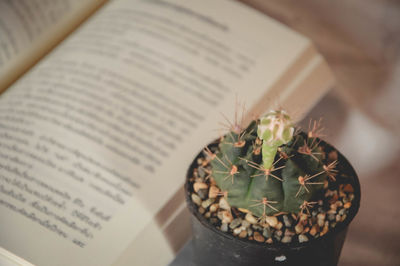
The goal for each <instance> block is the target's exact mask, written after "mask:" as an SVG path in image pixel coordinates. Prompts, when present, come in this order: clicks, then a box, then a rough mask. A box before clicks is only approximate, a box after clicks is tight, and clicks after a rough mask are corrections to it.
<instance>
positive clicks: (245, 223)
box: [242, 220, 250, 228]
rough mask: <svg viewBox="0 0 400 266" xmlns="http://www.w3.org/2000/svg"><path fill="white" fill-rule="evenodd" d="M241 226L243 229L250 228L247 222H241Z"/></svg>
mask: <svg viewBox="0 0 400 266" xmlns="http://www.w3.org/2000/svg"><path fill="white" fill-rule="evenodd" d="M242 226H243V227H244V228H249V227H250V223H249V221H247V220H243V221H242Z"/></svg>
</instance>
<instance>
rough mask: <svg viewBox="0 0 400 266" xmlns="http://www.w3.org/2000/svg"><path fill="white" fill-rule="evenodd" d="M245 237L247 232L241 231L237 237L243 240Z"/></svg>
mask: <svg viewBox="0 0 400 266" xmlns="http://www.w3.org/2000/svg"><path fill="white" fill-rule="evenodd" d="M246 236H247V231H246V230H243V231H242V232H240V234H239V237H240V238H245V237H246Z"/></svg>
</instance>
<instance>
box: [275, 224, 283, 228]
mask: <svg viewBox="0 0 400 266" xmlns="http://www.w3.org/2000/svg"><path fill="white" fill-rule="evenodd" d="M282 227H283V223H282V222H279V223H278V224H277V225H276V227H275V228H276V229H278V230H280V229H281V228H282Z"/></svg>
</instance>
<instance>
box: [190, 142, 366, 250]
mask: <svg viewBox="0 0 400 266" xmlns="http://www.w3.org/2000/svg"><path fill="white" fill-rule="evenodd" d="M218 143H219V140H214V141H213V142H211V143H209V144H208V145H207V147H208V148H210V147H213V146H216V145H218ZM321 143H322V144H323V145H325V146H327V147H329V148H331V149H333V150H335V151H336V152H337V154H338V161H339V162H340V163H341V164H344V168H346V169H347V170H348V172H347V173H348V174H349V175H350V176H352V177H353V180H352V183H351V184H352V185H353V189H354V199H353V200H352V204H351V207H350V208H349V212H348V213H347V216H346V219H345V220H344V221H343V222H340V223H337V225H336V226H335V227H334V228H329V232H328V233H326V234H325V235H323V236H322V237H321V236H320V237H318V238H312V239H309V240H308V241H307V242H303V243H297V242H296V243H292V242H291V243H282V242H278V243H277V242H274V243H273V244H267V243H265V242H257V241H253V240H248V239H247V238H239V237H236V236H234V235H232V234H230V233H225V232H222V231H221V230H218V229H217V228H216V227H215V226H213V225H212V224H211V223H209V222H208V220H207V219H206V218H205V217H204V216H203V215H202V214H200V213H199V212H198V211H197V206H196V205H195V204H194V202H193V201H192V200H191V194H192V192H193V188H192V186H190V182H189V178H190V177H191V174H192V173H193V170H194V168H195V167H196V166H197V159H198V158H199V157H202V151H200V152H199V153H198V154H197V156H196V157H195V158H194V160H193V161H192V163H191V165H190V167H189V169H188V170H187V172H186V180H185V185H184V189H185V198H186V203H187V206H188V209H189V210H190V212H191V213H192V215H193V216H194V217H195V218H196V219H197V220H198V221H199V222H200V223H201V224H202V225H203V226H205V227H206V228H207V229H209V230H211V231H213V232H214V233H216V234H218V235H220V236H222V237H224V238H227V239H229V240H236V241H239V242H240V243H242V244H243V245H246V246H257V247H260V246H262V247H264V248H266V249H268V250H271V251H278V250H282V249H303V248H305V247H308V246H310V245H313V244H319V243H322V242H324V241H326V240H328V239H330V238H332V237H334V236H335V235H336V234H338V233H340V232H342V231H343V230H345V229H346V228H347V227H348V226H349V224H350V223H351V222H352V221H353V219H354V217H355V216H356V214H357V213H358V210H359V208H360V201H361V187H360V181H359V179H358V176H357V174H356V172H355V170H354V168H353V167H352V165H351V164H350V163H349V161H348V160H347V159H346V157H344V156H343V154H341V153H340V152H339V151H338V150H337V149H336V148H334V147H333V146H332V145H330V144H329V143H327V142H325V141H323V140H321ZM296 235H297V234H296Z"/></svg>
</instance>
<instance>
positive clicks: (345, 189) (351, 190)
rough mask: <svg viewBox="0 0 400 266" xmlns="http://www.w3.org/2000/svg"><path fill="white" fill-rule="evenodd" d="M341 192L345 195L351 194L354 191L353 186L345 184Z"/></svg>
mask: <svg viewBox="0 0 400 266" xmlns="http://www.w3.org/2000/svg"><path fill="white" fill-rule="evenodd" d="M343 191H344V192H347V193H353V192H354V189H353V186H352V185H350V184H347V185H345V186H344V188H343Z"/></svg>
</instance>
